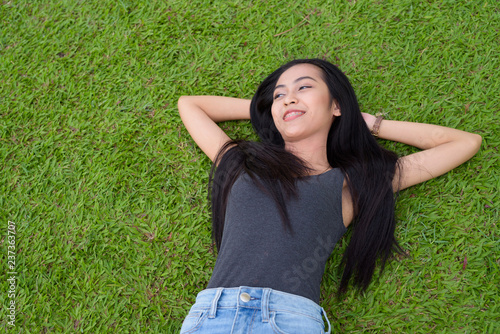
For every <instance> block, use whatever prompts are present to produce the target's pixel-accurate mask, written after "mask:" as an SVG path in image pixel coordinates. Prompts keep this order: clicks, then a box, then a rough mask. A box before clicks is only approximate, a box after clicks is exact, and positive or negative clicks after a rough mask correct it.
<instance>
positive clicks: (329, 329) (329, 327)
mask: <svg viewBox="0 0 500 334" xmlns="http://www.w3.org/2000/svg"><path fill="white" fill-rule="evenodd" d="M321 312H323V316H324V317H325V319H326V322H327V323H328V331H327V332H326V334H330V331H331V330H332V327H331V326H330V320H328V316H327V315H326V312H325V309H324V308H321Z"/></svg>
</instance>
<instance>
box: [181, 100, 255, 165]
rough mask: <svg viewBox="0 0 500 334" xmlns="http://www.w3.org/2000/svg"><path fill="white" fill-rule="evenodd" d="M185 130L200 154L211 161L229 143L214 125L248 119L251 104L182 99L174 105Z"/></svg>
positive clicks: (238, 101)
mask: <svg viewBox="0 0 500 334" xmlns="http://www.w3.org/2000/svg"><path fill="white" fill-rule="evenodd" d="M177 107H178V109H179V114H180V116H181V119H182V122H183V123H184V126H185V127H186V129H187V130H188V132H189V134H190V135H191V137H192V138H193V139H194V141H195V142H196V144H197V145H198V146H199V147H200V148H201V150H202V151H203V152H205V154H206V155H207V156H208V157H209V158H210V160H212V161H214V159H215V157H216V156H217V153H219V151H220V149H221V147H222V146H223V145H224V144H225V143H227V142H228V141H229V140H231V139H230V138H229V137H228V136H227V135H226V134H225V133H224V131H222V129H221V128H220V127H219V126H218V125H217V124H216V123H217V122H224V121H232V120H240V119H250V100H245V99H237V98H232V97H222V96H181V97H180V98H179V101H178V102H177Z"/></svg>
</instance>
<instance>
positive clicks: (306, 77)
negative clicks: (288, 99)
mask: <svg viewBox="0 0 500 334" xmlns="http://www.w3.org/2000/svg"><path fill="white" fill-rule="evenodd" d="M304 79H311V80H313V81H316V82H318V80H316V79H314V78H313V77H310V76H307V75H306V76H304V77H300V78H297V79H295V80H294V81H293V83H297V82H299V81H300V80H304ZM282 87H285V85H278V86H276V87H274V90H276V89H278V88H282Z"/></svg>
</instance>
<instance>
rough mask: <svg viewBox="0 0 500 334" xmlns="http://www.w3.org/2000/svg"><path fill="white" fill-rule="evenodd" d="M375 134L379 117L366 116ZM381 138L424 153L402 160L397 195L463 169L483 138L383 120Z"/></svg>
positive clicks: (433, 126) (448, 129)
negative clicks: (447, 173)
mask: <svg viewBox="0 0 500 334" xmlns="http://www.w3.org/2000/svg"><path fill="white" fill-rule="evenodd" d="M363 118H364V119H365V122H366V124H367V126H368V128H369V129H370V130H371V129H372V128H373V125H374V122H375V119H376V118H375V116H373V115H369V114H365V113H363ZM378 136H379V137H380V138H382V139H387V140H392V141H397V142H401V143H404V144H407V145H411V146H415V147H417V148H420V149H422V150H423V151H421V152H417V153H413V154H410V155H407V156H404V157H401V158H400V166H401V170H400V173H401V179H400V178H399V176H400V174H398V173H397V174H396V175H395V177H394V180H393V188H394V190H395V191H397V190H402V189H405V188H408V187H410V186H412V185H415V184H417V183H420V182H424V181H427V180H430V179H432V178H434V177H437V176H439V175H442V174H444V173H446V172H448V171H450V170H452V169H453V168H455V167H457V166H459V165H461V164H462V163H464V162H466V161H467V160H469V159H470V158H472V157H473V156H474V154H476V153H477V151H479V148H480V146H481V141H482V138H481V136H480V135H477V134H474V133H469V132H465V131H461V130H456V129H452V128H447V127H444V126H439V125H432V124H423V123H411V122H400V121H391V120H383V121H382V123H381V124H380V127H379V132H378Z"/></svg>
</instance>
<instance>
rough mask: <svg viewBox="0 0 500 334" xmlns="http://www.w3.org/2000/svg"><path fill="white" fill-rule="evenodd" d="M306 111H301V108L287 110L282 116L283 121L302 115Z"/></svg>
mask: <svg viewBox="0 0 500 334" xmlns="http://www.w3.org/2000/svg"><path fill="white" fill-rule="evenodd" d="M305 113H306V112H305V111H301V110H290V111H287V112H286V113H285V115H284V116H283V120H284V121H291V120H294V119H296V118H298V117H300V116H302V115H304V114H305Z"/></svg>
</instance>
